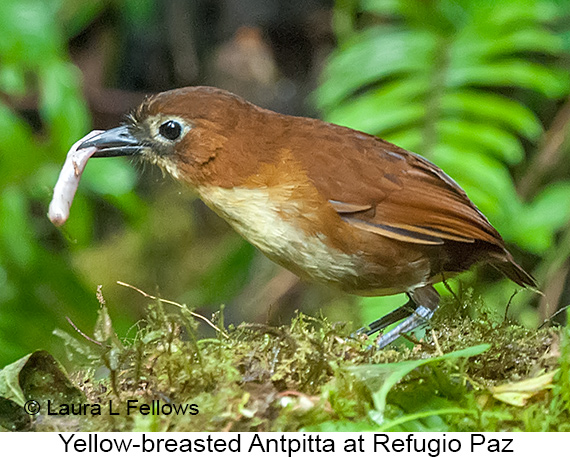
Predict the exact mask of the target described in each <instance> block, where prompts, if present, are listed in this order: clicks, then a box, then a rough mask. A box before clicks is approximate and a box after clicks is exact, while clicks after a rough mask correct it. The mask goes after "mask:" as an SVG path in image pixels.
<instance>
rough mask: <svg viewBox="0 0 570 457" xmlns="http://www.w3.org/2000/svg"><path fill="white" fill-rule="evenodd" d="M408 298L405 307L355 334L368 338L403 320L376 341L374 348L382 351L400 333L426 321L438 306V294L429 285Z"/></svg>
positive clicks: (414, 291)
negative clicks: (362, 334) (361, 334)
mask: <svg viewBox="0 0 570 457" xmlns="http://www.w3.org/2000/svg"><path fill="white" fill-rule="evenodd" d="M408 297H410V299H409V300H408V302H407V303H406V304H405V305H403V306H401V307H400V308H397V309H396V310H394V311H392V312H391V313H389V314H387V315H386V316H384V317H382V318H380V319H378V320H376V321H374V322H372V323H371V324H370V325H368V326H367V327H363V328H361V329H359V330H357V333H365V334H366V335H368V336H370V335H372V334H374V333H375V332H377V331H379V330H382V329H384V328H386V327H387V326H388V325H391V324H393V323H395V322H397V321H399V320H401V319H404V318H405V320H404V321H403V322H401V323H400V324H398V325H397V326H396V327H394V328H393V329H392V330H390V331H389V332H388V333H386V334H384V335H382V336H381V337H380V338H379V339H378V340H377V341H376V347H377V348H378V349H382V348H384V347H386V346H388V345H389V344H390V343H392V342H393V341H394V340H396V339H397V338H398V337H399V336H400V335H401V334H402V333H404V332H409V331H411V330H413V329H415V328H416V327H418V326H420V325H422V324H424V323H425V322H426V321H428V320H429V319H430V318H431V317H432V316H433V313H434V312H435V310H436V309H437V307H438V305H439V294H438V293H437V291H436V290H435V289H434V288H433V286H431V285H428V286H423V287H419V288H417V289H414V290H413V291H412V292H410V293H409V294H408Z"/></svg>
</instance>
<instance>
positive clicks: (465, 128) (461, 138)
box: [437, 119, 524, 164]
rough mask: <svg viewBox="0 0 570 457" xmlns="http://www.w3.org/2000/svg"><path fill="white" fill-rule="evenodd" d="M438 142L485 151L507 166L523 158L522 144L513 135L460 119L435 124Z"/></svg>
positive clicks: (487, 125) (486, 125)
mask: <svg viewBox="0 0 570 457" xmlns="http://www.w3.org/2000/svg"><path fill="white" fill-rule="evenodd" d="M437 130H438V133H439V135H440V141H441V142H442V143H444V144H450V145H454V146H455V147H457V148H458V149H460V147H461V146H462V145H465V144H467V145H469V147H470V148H471V149H473V150H479V151H481V152H484V151H487V152H488V153H490V155H494V156H496V157H498V158H500V159H502V160H503V161H504V162H507V163H509V164H516V163H519V162H520V161H521V160H522V159H523V157H524V150H523V147H522V144H521V143H520V142H519V140H518V139H517V137H516V136H514V135H513V134H511V133H509V132H507V131H505V130H501V129H500V128H497V127H495V126H492V125H489V124H482V123H477V122H472V121H466V120H462V119H441V120H440V121H439V122H438V123H437Z"/></svg>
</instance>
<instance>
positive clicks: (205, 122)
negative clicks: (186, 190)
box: [79, 87, 264, 185]
mask: <svg viewBox="0 0 570 457" xmlns="http://www.w3.org/2000/svg"><path fill="white" fill-rule="evenodd" d="M263 111H264V110H262V109H260V108H258V107H256V106H255V105H252V104H251V103H249V102H247V101H245V100H243V99H241V98H239V97H237V96H235V95H233V94H231V93H229V92H226V91H223V90H220V89H216V88H212V87H187V88H184V89H176V90H172V91H168V92H162V93H160V94H158V95H155V96H153V97H150V98H148V99H146V100H145V101H144V102H143V103H142V104H141V105H140V106H139V107H138V108H137V109H136V110H135V111H134V112H133V113H132V114H131V115H130V116H129V117H128V119H127V121H126V122H125V123H124V124H123V125H121V126H120V127H116V128H113V129H110V130H106V131H105V132H103V133H101V134H99V135H97V136H95V137H93V138H90V139H89V140H87V141H85V142H84V143H82V144H81V145H80V146H79V149H82V148H87V147H95V148H96V149H97V152H96V153H95V154H94V155H93V156H92V157H117V156H131V157H138V158H142V159H144V160H147V161H149V162H151V163H155V164H157V165H159V166H160V167H161V168H162V169H164V170H166V171H167V172H169V173H170V174H171V175H173V176H174V177H175V178H178V179H182V180H184V181H187V182H188V183H189V184H193V185H197V184H199V183H200V182H201V181H203V180H205V179H206V180H207V179H213V178H212V175H213V174H215V170H216V163H215V162H218V165H219V163H220V162H221V163H224V164H225V165H224V166H226V167H227V164H228V163H230V164H231V163H232V162H236V161H237V160H238V159H237V157H234V158H231V157H228V156H229V155H231V154H232V153H234V154H233V155H234V156H235V155H236V154H235V149H236V148H235V147H234V148H232V147H230V144H229V143H232V141H231V140H232V139H235V137H236V135H239V133H240V131H242V132H243V131H245V130H246V129H248V130H251V126H252V123H255V122H256V119H257V118H258V115H260V114H261V113H262V112H263ZM234 143H235V141H234ZM234 146H235V144H234ZM232 149H233V150H232ZM238 155H239V154H238ZM242 161H243V158H242ZM243 165H244V164H243V163H242V164H241V166H242V168H244V167H243ZM238 168H239V167H238ZM245 168H247V167H245Z"/></svg>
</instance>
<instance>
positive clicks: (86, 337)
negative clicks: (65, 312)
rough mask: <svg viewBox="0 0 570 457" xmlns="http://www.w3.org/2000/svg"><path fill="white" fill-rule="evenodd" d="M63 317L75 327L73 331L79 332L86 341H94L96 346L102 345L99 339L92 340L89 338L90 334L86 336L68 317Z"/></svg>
mask: <svg viewBox="0 0 570 457" xmlns="http://www.w3.org/2000/svg"><path fill="white" fill-rule="evenodd" d="M65 319H66V320H67V322H69V325H71V326H72V327H73V328H74V329H75V331H76V332H77V333H79V334H80V335H81V336H82V337H83V338H85V339H86V340H87V341H91V342H92V343H95V344H97V345H98V346H103V343H101V342H100V341H97V340H94V339H93V338H91V337H90V336H87V335H86V334H85V333H83V332H82V331H81V330H79V328H77V325H75V324H74V323H73V321H72V320H71V319H70V318H69V317H67V316H65Z"/></svg>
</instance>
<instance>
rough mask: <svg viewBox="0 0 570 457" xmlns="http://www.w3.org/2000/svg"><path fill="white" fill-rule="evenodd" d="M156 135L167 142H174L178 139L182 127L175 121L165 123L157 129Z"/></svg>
mask: <svg viewBox="0 0 570 457" xmlns="http://www.w3.org/2000/svg"><path fill="white" fill-rule="evenodd" d="M158 133H160V134H161V135H162V136H163V137H164V138H166V139H167V140H170V141H174V140H177V139H178V138H180V134H181V133H182V126H181V125H180V124H179V123H178V122H176V121H166V122H165V123H164V124H162V125H161V126H160V127H159V128H158Z"/></svg>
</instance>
